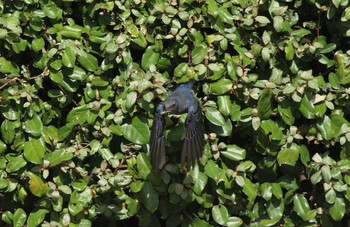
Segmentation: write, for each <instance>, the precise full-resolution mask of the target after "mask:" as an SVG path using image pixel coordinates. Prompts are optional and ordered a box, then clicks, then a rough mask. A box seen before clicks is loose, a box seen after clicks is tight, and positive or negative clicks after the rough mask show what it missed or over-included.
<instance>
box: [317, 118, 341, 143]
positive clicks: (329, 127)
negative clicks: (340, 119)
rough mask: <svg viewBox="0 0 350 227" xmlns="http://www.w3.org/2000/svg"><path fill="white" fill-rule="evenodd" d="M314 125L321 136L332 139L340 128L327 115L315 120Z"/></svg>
mask: <svg viewBox="0 0 350 227" xmlns="http://www.w3.org/2000/svg"><path fill="white" fill-rule="evenodd" d="M316 125H317V129H318V130H319V131H320V132H321V135H322V138H323V139H325V140H331V139H333V138H334V137H335V136H336V134H337V133H338V132H339V130H340V128H339V127H338V126H337V125H335V124H334V123H333V121H332V119H331V118H329V117H328V116H324V118H323V121H320V120H319V121H317V124H316Z"/></svg>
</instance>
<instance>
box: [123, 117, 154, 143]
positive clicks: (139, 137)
mask: <svg viewBox="0 0 350 227" xmlns="http://www.w3.org/2000/svg"><path fill="white" fill-rule="evenodd" d="M122 127H123V129H124V134H123V135H124V138H125V139H127V140H129V141H131V142H133V143H138V144H147V143H148V142H149V136H150V132H149V128H148V126H147V125H146V124H145V123H144V122H143V121H142V120H141V119H140V118H139V117H134V118H133V119H132V122H131V124H124V125H123V126H122Z"/></svg>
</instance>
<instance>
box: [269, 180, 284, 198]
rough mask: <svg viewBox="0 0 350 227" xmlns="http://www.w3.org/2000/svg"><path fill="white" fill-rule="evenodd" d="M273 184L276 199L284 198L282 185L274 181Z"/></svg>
mask: <svg viewBox="0 0 350 227" xmlns="http://www.w3.org/2000/svg"><path fill="white" fill-rule="evenodd" d="M271 186H272V193H273V195H274V196H275V197H276V199H282V198H283V192H282V188H281V185H279V184H278V183H272V184H271Z"/></svg>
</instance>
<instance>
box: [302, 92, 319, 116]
mask: <svg viewBox="0 0 350 227" xmlns="http://www.w3.org/2000/svg"><path fill="white" fill-rule="evenodd" d="M299 110H300V112H301V113H302V114H303V116H304V117H305V118H307V119H314V118H315V113H316V110H315V106H314V104H312V103H311V101H310V100H309V99H308V97H307V96H306V95H305V96H304V97H303V98H302V100H301V103H300V107H299Z"/></svg>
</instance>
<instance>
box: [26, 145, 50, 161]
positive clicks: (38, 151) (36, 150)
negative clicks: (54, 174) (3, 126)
mask: <svg viewBox="0 0 350 227" xmlns="http://www.w3.org/2000/svg"><path fill="white" fill-rule="evenodd" d="M45 150H46V149H45V146H43V145H42V144H41V143H40V141H38V140H34V139H33V140H30V141H26V142H25V143H24V157H25V158H26V159H27V160H28V161H29V162H31V163H34V164H40V163H41V162H42V159H43V158H44V156H45Z"/></svg>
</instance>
